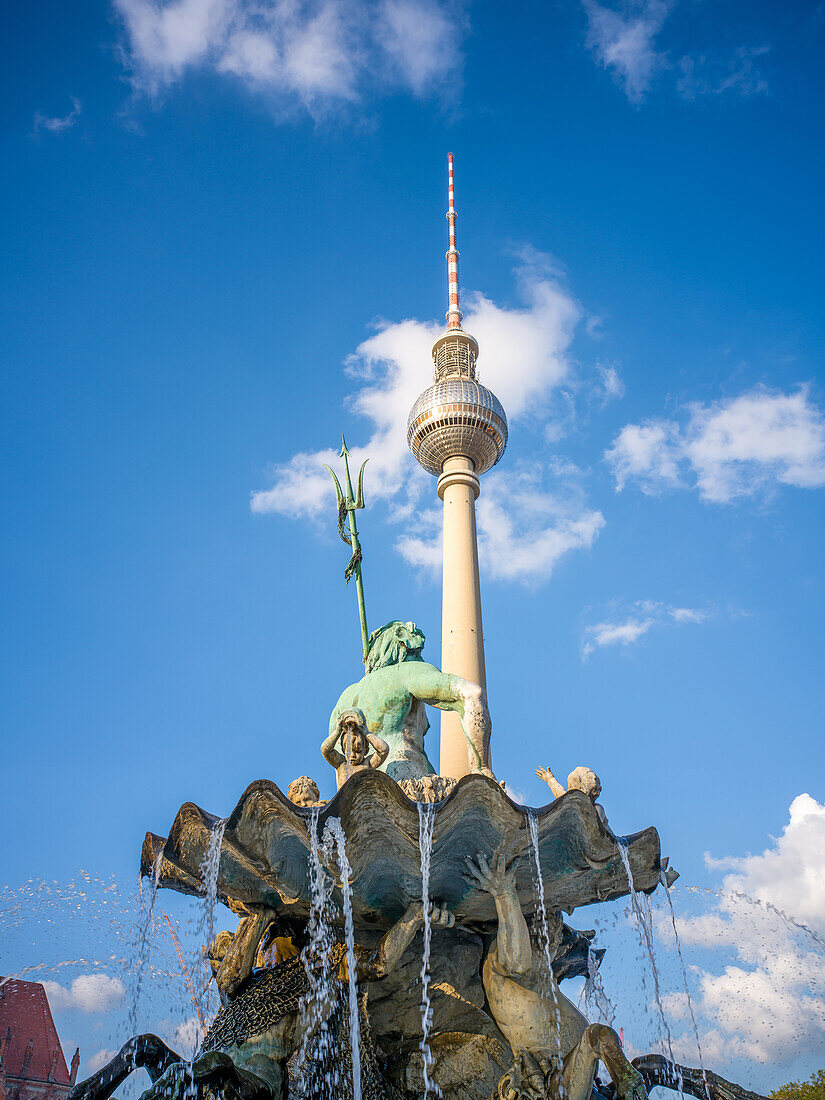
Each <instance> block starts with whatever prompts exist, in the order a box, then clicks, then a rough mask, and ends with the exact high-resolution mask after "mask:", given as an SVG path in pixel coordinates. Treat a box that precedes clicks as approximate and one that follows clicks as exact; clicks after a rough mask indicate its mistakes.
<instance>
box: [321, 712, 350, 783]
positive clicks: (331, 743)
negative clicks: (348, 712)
mask: <svg viewBox="0 0 825 1100" xmlns="http://www.w3.org/2000/svg"><path fill="white" fill-rule="evenodd" d="M338 737H339V731H338V717H337V713H336V712H333V715H332V718H330V720H329V736H328V737H327V739H326V740H325V741H324V743H323V744H322V745H321V755H322V756H323V758H324V760H326V762H327V763H328V764H332V766H333V768H335V769H336V770H337V769H338V768H340V767H341V765H342V764H344V763H346V760H345V758H344V756H343V754H342V753H340V752H339V751H338V750H337V749H336V747H335V746H336V744H337V743H338Z"/></svg>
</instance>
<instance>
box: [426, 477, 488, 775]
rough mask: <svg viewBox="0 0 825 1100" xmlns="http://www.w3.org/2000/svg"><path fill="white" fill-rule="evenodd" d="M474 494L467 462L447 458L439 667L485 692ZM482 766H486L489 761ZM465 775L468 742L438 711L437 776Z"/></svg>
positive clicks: (442, 490) (441, 486) (451, 718)
mask: <svg viewBox="0 0 825 1100" xmlns="http://www.w3.org/2000/svg"><path fill="white" fill-rule="evenodd" d="M478 493H479V482H478V478H477V477H476V475H475V473H474V471H473V461H472V459H470V458H465V457H463V456H456V457H455V458H448V459H447V460H446V462H445V463H444V472H443V473H442V474H441V477H440V478H439V479H438V495H439V497H440V498H441V500H442V501H443V502H444V551H443V553H444V559H443V588H442V604H441V668H442V670H443V671H444V672H452V673H453V674H454V675H456V676H462V677H463V678H464V679H465V680H471V681H472V682H473V683H474V684H480V685H481V687H483V688H484V690H485V692H486V690H487V672H486V669H485V667H484V630H483V627H482V622H481V585H480V583H479V573H478V539H477V536H476V503H475V502H476V499H477V497H478ZM485 764H486V765H487V766H488V767H489V766H490V761H489V760H486V761H485ZM467 771H468V763H467V742H466V741H465V739H464V733H463V732H462V729H461V722H460V720H459V717H458V715H457V714H456V713H455V712H454V711H442V712H441V759H440V763H439V772H440V774H441V775H448V776H451V777H452V778H453V779H460V778H461V777H462V775H466V774H467Z"/></svg>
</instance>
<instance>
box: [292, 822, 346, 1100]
mask: <svg viewBox="0 0 825 1100" xmlns="http://www.w3.org/2000/svg"><path fill="white" fill-rule="evenodd" d="M318 814H319V807H318V806H313V808H312V813H311V815H310V823H309V845H310V847H309V885H310V891H311V893H312V905H311V907H310V912H309V921H308V922H307V933H308V935H309V940H308V942H307V944H306V946H305V947H304V949H303V951H302V952H301V962H302V963H303V966H304V971H305V973H306V976H307V984H308V986H309V988H308V990H307V992H306V994H305V995H304V997H302V999H301V1005H300V1014H301V1022H302V1027H303V1033H304V1037H303V1041H302V1044H301V1049H300V1050H299V1051H298V1056H297V1059H296V1071H297V1073H298V1075H299V1076H304V1075H306V1074H307V1073H308V1072H310V1071H311V1069H312V1063H320V1064H322V1065H328V1066H330V1065H331V1066H332V1067H333V1068H332V1070H331V1072H330V1071H329V1070H328V1071H327V1072H326V1080H325V1084H326V1087H327V1090H328V1091H329V1092H330V1093H332V1092H333V1090H335V1091H337V1090H338V1089H339V1088H340V1082H339V1080H338V1075H337V1073H336V1071H335V1063H334V1062H333V1061H332V1056H333V1055H334V1050H333V1047H334V1037H333V1035H332V1032H331V1029H330V1026H329V1021H330V1017H331V1015H332V1012H333V1009H334V1007H335V985H334V977H333V974H332V970H331V964H330V951H331V948H332V946H333V943H334V937H333V930H332V912H331V894H332V879H331V877H330V876H329V875H328V874H327V873H326V871H325V869H324V866H323V864H322V862H321V856H322V854H326V846H325V845H324V847H323V848H322V846H321V844H319V841H318ZM327 835H328V836H329V834H327ZM332 1077H334V1078H335V1079H334V1080H333V1079H331V1078H332Z"/></svg>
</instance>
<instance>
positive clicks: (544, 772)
mask: <svg viewBox="0 0 825 1100" xmlns="http://www.w3.org/2000/svg"><path fill="white" fill-rule="evenodd" d="M536 775H537V776H538V777H539V779H543V780H544V782H545V783H547V784H549V783H550V780H551V779H553V780H555V778H556V777H555V775H553V773H552V772H551V771H550V769H549V768H536Z"/></svg>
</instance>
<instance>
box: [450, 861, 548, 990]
mask: <svg viewBox="0 0 825 1100" xmlns="http://www.w3.org/2000/svg"><path fill="white" fill-rule="evenodd" d="M466 862H467V873H466V875H465V876H464V877H465V878H466V879H467V881H468V882H471V883H472V884H473V886H477V887H480V888H481V889H482V890H486V891H487V893H488V894H489V895H490V897H491V898H492V899H493V901H494V902H495V903H496V916H497V917H498V931H497V934H496V947H497V954H498V964H499V968H500V969H501V970H502V971H503V973H505V974H508V975H510V974H526V973H527V972H528V971H529V970H530V968H531V966H532V965H533V948H532V945H531V944H530V931H529V929H528V927H527V921H526V920H525V919H524V914H523V913H522V911H521V905H520V904H519V900H518V893H517V891H516V876H515V873H514V871H513V866H512V864H510V866H508V865H507V860H506V859H505V857H504V856H499V857H498V859H496V861H495V863H494V864H493V865H492V866H490V864H489V863H488V862H487V860H486V858H485V857H484V856H483V855H482V854H481V852H479V854H478V855H477V856H476V858H475V860H472V859H470V858H469V857H467V860H466Z"/></svg>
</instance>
